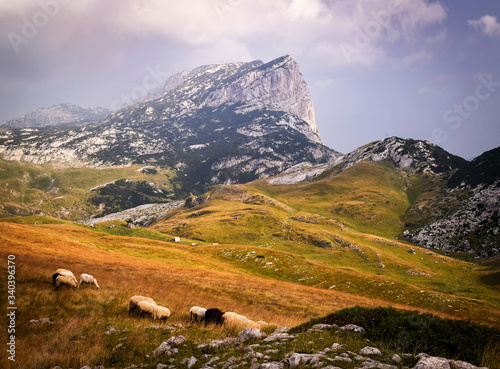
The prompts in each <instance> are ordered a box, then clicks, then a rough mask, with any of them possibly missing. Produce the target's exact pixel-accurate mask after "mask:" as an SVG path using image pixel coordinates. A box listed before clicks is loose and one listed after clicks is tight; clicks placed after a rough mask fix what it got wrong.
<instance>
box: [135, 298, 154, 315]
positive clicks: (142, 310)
mask: <svg viewBox="0 0 500 369" xmlns="http://www.w3.org/2000/svg"><path fill="white" fill-rule="evenodd" d="M156 306H157V305H156V304H153V303H151V302H149V301H145V300H142V301H139V302H138V303H137V310H138V311H139V314H140V315H141V316H144V315H146V314H148V315H151V316H152V317H154V311H155V307H156Z"/></svg>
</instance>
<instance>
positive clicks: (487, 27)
mask: <svg viewBox="0 0 500 369" xmlns="http://www.w3.org/2000/svg"><path fill="white" fill-rule="evenodd" d="M467 24H468V25H469V26H471V27H472V28H475V29H477V30H479V31H481V32H482V33H483V34H485V35H487V36H490V37H493V36H500V23H498V19H497V17H495V16H493V15H483V16H482V17H481V18H479V19H472V20H468V21H467Z"/></svg>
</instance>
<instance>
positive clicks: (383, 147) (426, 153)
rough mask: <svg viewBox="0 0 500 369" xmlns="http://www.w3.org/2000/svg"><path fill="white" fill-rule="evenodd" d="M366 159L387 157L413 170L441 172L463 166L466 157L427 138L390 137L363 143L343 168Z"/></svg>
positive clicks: (388, 159)
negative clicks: (451, 151)
mask: <svg viewBox="0 0 500 369" xmlns="http://www.w3.org/2000/svg"><path fill="white" fill-rule="evenodd" d="M363 160H371V161H386V162H390V163H391V164H393V165H394V166H396V167H398V168H401V169H406V170H409V171H410V172H412V173H434V174H440V173H445V172H449V171H452V170H455V169H458V168H462V167H463V166H464V165H465V164H466V160H465V159H462V158H460V157H458V156H455V155H452V154H450V153H449V152H446V151H445V150H443V149H442V148H440V147H439V146H436V145H433V144H432V143H430V142H428V141H421V140H413V139H402V138H399V137H389V138H386V139H384V140H380V141H375V142H372V143H370V144H368V145H365V146H362V147H360V148H358V149H356V150H354V151H353V152H351V153H350V154H348V155H346V156H345V157H344V158H343V159H342V165H341V169H340V170H344V169H346V168H349V167H350V166H352V165H353V164H356V163H359V162H360V161H363Z"/></svg>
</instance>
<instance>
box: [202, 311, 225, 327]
mask: <svg viewBox="0 0 500 369" xmlns="http://www.w3.org/2000/svg"><path fill="white" fill-rule="evenodd" d="M223 315H224V312H222V311H220V310H219V309H217V308H211V309H208V310H207V311H206V312H205V325H206V324H208V323H215V324H217V325H222V323H223V322H224V320H223V318H222V317H223Z"/></svg>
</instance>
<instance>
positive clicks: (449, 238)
mask: <svg viewBox="0 0 500 369" xmlns="http://www.w3.org/2000/svg"><path fill="white" fill-rule="evenodd" d="M471 191H472V195H471V196H470V197H469V198H468V199H467V200H466V201H464V202H463V204H462V206H461V207H460V208H459V209H458V210H457V211H455V212H453V213H452V214H450V215H448V216H444V217H442V218H441V219H439V220H437V221H435V222H433V223H431V224H429V225H427V226H425V227H423V228H420V229H417V230H415V231H412V232H410V231H405V232H404V233H403V235H404V236H405V237H407V238H408V239H410V241H412V242H415V243H418V244H419V245H420V246H422V247H426V248H436V249H439V250H443V251H449V252H457V251H458V252H467V253H470V254H476V255H479V256H480V257H491V256H496V255H498V254H499V253H500V252H499V250H498V249H496V248H495V245H496V244H497V240H498V239H499V238H500V237H499V235H500V181H498V182H496V183H494V184H492V185H489V186H478V187H476V188H474V189H471ZM453 192H454V191H451V192H450V195H449V196H452V195H453ZM469 235H481V238H480V240H481V242H480V243H479V244H475V245H471V244H470V243H469V241H468V240H467V237H468V236H469ZM476 238H477V237H472V239H476Z"/></svg>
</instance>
